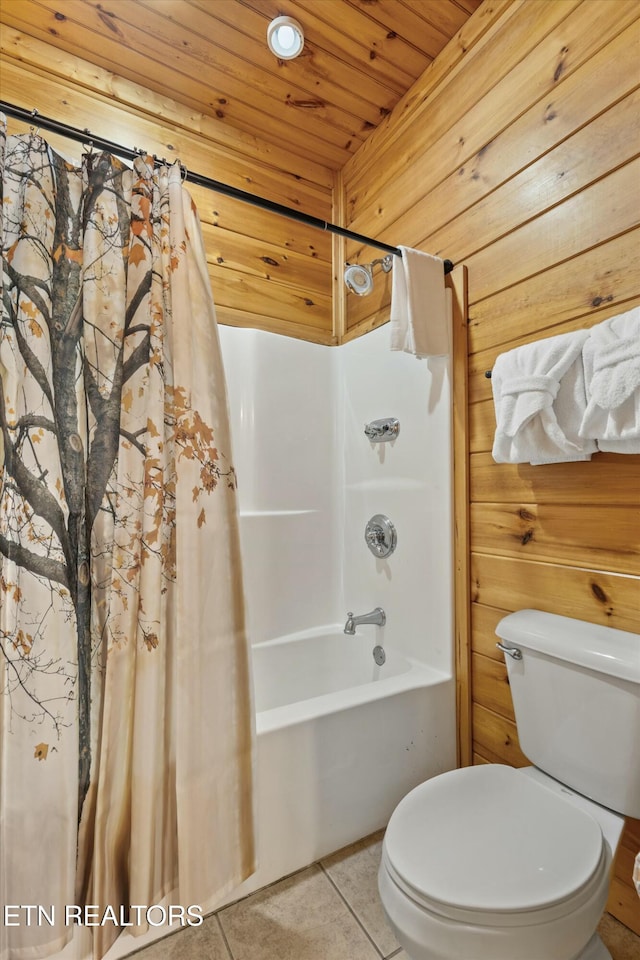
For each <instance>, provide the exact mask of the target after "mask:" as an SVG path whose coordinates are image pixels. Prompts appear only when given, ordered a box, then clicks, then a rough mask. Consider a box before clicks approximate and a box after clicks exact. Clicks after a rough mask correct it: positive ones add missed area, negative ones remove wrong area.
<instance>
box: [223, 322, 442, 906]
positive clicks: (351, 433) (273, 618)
mask: <svg viewBox="0 0 640 960" xmlns="http://www.w3.org/2000/svg"><path fill="white" fill-rule="evenodd" d="M220 338H221V345H222V353H223V358H224V363H225V369H226V375H227V383H228V391H229V405H230V414H231V425H232V435H233V441H234V457H235V462H236V469H237V472H238V477H239V502H240V515H241V539H242V550H243V563H244V574H245V594H246V598H247V618H248V631H249V637H250V641H251V643H252V646H253V647H254V650H255V656H254V672H255V679H256V695H257V707H258V712H257V720H256V726H257V740H258V765H257V816H258V850H259V869H258V872H257V873H256V874H255V875H254V876H253V877H251V878H250V879H249V880H248V881H247V882H246V883H244V884H242V886H241V887H240V888H238V889H237V890H236V891H234V892H233V894H232V895H230V896H229V897H228V898H226V900H225V902H229V901H231V900H234V899H237V898H238V897H239V896H244V895H245V894H247V893H249V892H251V891H252V890H255V889H257V888H258V887H260V886H263V885H265V884H267V883H270V882H272V881H273V880H276V879H278V878H279V877H281V876H284V875H286V874H287V873H290V872H292V871H293V870H295V869H298V868H299V867H302V866H304V865H306V864H307V863H310V862H312V861H314V860H316V859H318V858H319V857H321V856H324V855H326V854H327V853H329V852H331V851H333V850H335V849H338V848H339V847H340V846H343V845H345V844H347V843H349V842H351V841H353V840H356V839H358V838H359V837H361V836H365V835H366V834H368V833H371V832H372V831H373V830H375V829H377V828H379V827H382V826H383V825H384V824H385V823H386V820H387V819H388V817H389V815H390V814H391V812H392V810H393V808H394V807H395V805H396V804H397V802H398V801H399V800H400V799H401V797H402V796H403V795H404V794H405V793H406V792H407V791H408V790H409V789H411V788H412V787H413V786H415V785H416V784H417V783H419V782H421V781H422V780H424V779H426V778H427V777H430V776H434V775H436V774H438V773H441V772H443V771H444V770H447V769H451V768H452V767H454V766H455V761H456V757H455V685H454V680H453V613H452V512H451V509H452V508H451V498H452V482H451V414H450V407H451V404H450V375H449V368H448V361H445V360H435V361H425V360H416V359H415V358H414V357H412V356H408V355H406V354H401V353H395V352H391V351H390V349H389V328H388V327H382V328H379V329H377V330H375V331H373V332H372V333H369V334H368V335H366V336H364V337H361V338H358V339H356V340H354V341H352V342H351V343H348V344H346V345H344V346H342V347H338V348H328V347H322V346H319V345H315V344H310V343H306V342H304V341H300V340H294V339H291V338H289V337H284V336H278V335H275V334H269V333H265V332H262V331H258V330H249V329H241V328H234V327H221V328H220ZM390 416H394V417H398V418H399V420H400V434H399V436H398V438H397V439H396V440H395V441H393V442H392V443H384V444H372V443H370V442H369V440H368V439H367V438H366V437H365V435H364V424H365V423H366V422H368V421H369V420H373V419H377V418H380V417H390ZM375 513H386V514H387V515H388V516H389V517H390V518H391V520H392V521H393V523H394V524H395V526H396V529H397V533H398V547H397V550H396V552H395V553H394V554H393V555H392V556H391V557H390V558H389V559H388V560H377V559H376V558H375V557H373V556H372V555H371V553H370V552H369V551H368V549H367V547H366V544H365V541H364V527H365V523H366V521H367V520H368V519H369V517H370V516H372V515H373V514H375ZM376 606H382V607H383V608H384V609H385V611H386V613H387V624H386V626H385V627H384V628H380V627H375V626H362V627H359V628H358V630H357V633H356V635H355V636H353V637H351V636H346V635H344V634H343V633H342V628H343V626H344V621H345V619H346V615H347V611H348V610H352V611H354V612H355V613H356V614H362V613H365V612H367V611H369V610H371V609H372V608H373V607H376ZM379 642H381V643H383V645H384V646H385V648H386V649H387V651H388V659H387V664H385V666H384V667H382V668H381V669H379V668H374V664H373V659H372V657H371V651H372V649H373V646H374V645H375V644H376V643H379ZM356 651H357V652H356ZM327 660H329V661H330V663H329V664H327V662H326V661H327ZM385 668H386V671H385ZM376 669H377V672H376ZM296 674H297V676H296ZM390 674H391V675H390ZM310 676H313V682H312V683H311V684H310ZM323 684H324V686H323Z"/></svg>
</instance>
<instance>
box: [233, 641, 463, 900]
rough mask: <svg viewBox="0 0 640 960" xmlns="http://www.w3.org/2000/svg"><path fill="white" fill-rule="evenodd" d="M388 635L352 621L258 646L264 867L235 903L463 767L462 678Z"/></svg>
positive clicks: (362, 832) (382, 820)
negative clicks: (348, 627) (378, 646)
mask: <svg viewBox="0 0 640 960" xmlns="http://www.w3.org/2000/svg"><path fill="white" fill-rule="evenodd" d="M379 636H380V633H379V631H378V629H377V628H374V627H370V626H369V627H364V628H362V629H361V630H358V631H357V633H356V635H355V636H346V635H345V634H344V633H343V632H342V625H341V624H340V625H338V624H336V625H331V626H330V627H324V628H318V629H315V630H309V631H305V632H303V633H298V634H295V635H292V636H286V637H281V638H279V639H277V640H271V641H268V642H266V643H262V644H259V645H257V646H255V647H254V648H253V664H254V683H255V691H256V710H257V713H256V728H257V747H258V749H257V753H258V764H257V822H258V857H259V868H258V871H257V873H256V874H254V875H253V877H251V878H250V879H249V880H248V881H246V882H245V883H244V884H242V886H241V887H239V888H237V889H236V890H234V891H233V893H232V894H231V895H230V896H228V897H227V898H226V899H225V901H224V902H225V903H228V902H230V901H232V900H236V899H238V897H241V896H245V895H246V894H247V893H250V892H251V891H253V890H256V889H258V888H259V887H262V886H264V885H265V884H267V883H271V882H272V881H274V880H277V879H278V878H280V877H283V876H286V875H287V874H289V873H292V872H293V871H295V870H298V869H299V868H301V867H304V866H306V865H307V864H310V863H312V862H313V861H315V860H318V859H319V858H320V857H323V856H326V855H327V854H328V853H331V852H333V851H334V850H338V849H339V848H340V847H342V846H345V845H346V844H348V843H352V842H353V841H355V840H358V839H360V838H361V837H365V836H367V835H368V834H370V833H373V832H374V831H375V830H378V829H379V828H381V827H383V826H384V825H385V824H386V822H387V820H388V818H389V816H390V815H391V813H392V811H393V809H394V808H395V806H396V804H397V803H398V802H399V800H400V799H401V798H402V797H403V796H404V795H405V794H406V793H407V792H408V791H409V790H411V789H412V788H413V787H414V786H416V785H417V784H418V783H421V782H422V781H423V780H425V779H427V778H428V777H431V776H435V775H436V774H438V773H442V772H443V771H445V770H449V769H451V768H452V767H454V766H455V759H456V757H455V688H454V682H453V679H452V677H451V676H448V675H446V674H445V673H443V672H440V671H437V670H434V669H432V668H430V667H427V666H425V665H423V664H420V663H418V662H416V661H415V660H410V659H408V658H407V657H404V656H403V655H402V654H400V653H398V652H397V651H395V650H394V649H393V647H389V646H387V645H386V643H385V652H386V656H387V659H386V663H385V664H384V665H383V666H381V667H379V666H377V665H376V664H375V662H374V660H373V655H372V651H373V647H374V645H375V643H376V642H377V640H376V637H379Z"/></svg>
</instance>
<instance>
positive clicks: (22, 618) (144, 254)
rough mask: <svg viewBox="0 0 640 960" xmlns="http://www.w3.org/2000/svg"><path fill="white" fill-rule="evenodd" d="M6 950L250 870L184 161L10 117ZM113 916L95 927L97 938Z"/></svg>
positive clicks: (2, 825) (202, 290) (220, 486)
mask: <svg viewBox="0 0 640 960" xmlns="http://www.w3.org/2000/svg"><path fill="white" fill-rule="evenodd" d="M1 132H2V144H3V154H2V189H3V196H2V201H3V202H2V210H1V212H2V256H3V275H2V283H3V289H2V319H1V324H0V463H2V464H3V465H2V473H1V474H0V564H1V566H0V604H1V607H0V690H1V691H2V700H1V704H0V706H1V711H0V724H1V727H0V764H1V766H0V771H1V776H2V780H1V785H0V801H1V809H0V849H1V851H2V853H1V856H2V864H1V870H0V887H1V889H0V900H1V901H2V902H3V903H8V904H41V905H46V906H47V908H49V907H50V906H53V907H57V909H56V910H55V916H56V921H57V922H56V925H55V927H53V928H52V927H50V926H49V925H48V924H41V925H36V924H33V925H31V926H27V925H26V924H24V923H23V924H20V925H19V926H12V927H5V928H3V931H2V933H3V939H4V943H2V945H1V946H2V950H1V951H0V953H1V956H2V960H5V958H6V960H18V958H20V960H26V958H32V957H33V958H35V957H40V956H47V955H49V954H50V953H52V952H55V951H56V950H59V949H60V948H61V947H62V946H63V945H64V943H65V942H66V941H67V940H68V939H69V937H70V936H71V934H72V932H73V931H72V928H70V927H68V926H65V925H63V923H62V917H63V916H64V909H65V906H66V905H69V904H74V905H75V904H84V903H90V904H95V905H98V906H99V907H100V908H101V909H103V910H104V909H106V908H107V907H108V906H112V907H116V908H117V907H119V906H121V905H122V906H125V907H128V906H129V905H132V904H143V905H151V904H157V903H159V902H161V898H162V897H165V896H167V895H169V893H170V892H171V891H175V894H174V895H175V899H173V900H172V902H174V903H182V904H199V903H201V902H203V901H205V900H210V899H211V898H215V897H216V896H221V895H223V894H224V893H225V892H226V891H228V890H229V889H232V888H233V887H234V886H235V885H237V884H238V883H239V882H241V880H242V879H244V878H245V877H246V876H248V875H249V874H250V873H251V872H252V871H253V869H254V846H253V807H252V803H253V800H252V793H253V790H252V776H253V742H254V738H253V720H252V717H253V710H252V698H251V688H250V675H249V663H248V651H247V644H246V636H245V631H244V612H243V611H244V607H243V596H242V578H241V567H240V555H239V542H238V528H237V505H236V494H235V489H236V477H235V472H234V469H233V466H232V463H231V457H230V439H229V426H228V416H227V405H226V393H225V385H224V373H223V368H222V360H221V355H220V349H219V343H218V335H217V328H216V322H215V311H214V305H213V301H212V298H211V293H210V287H209V279H208V275H207V265H206V257H205V253H204V247H203V243H202V237H201V232H200V225H199V221H198V217H197V213H196V211H195V208H194V206H193V204H192V202H191V200H190V197H189V195H188V194H187V192H186V191H185V190H184V189H183V186H182V183H181V174H180V167H179V165H178V164H175V165H173V166H171V167H167V166H161V167H157V166H156V167H154V164H153V162H152V161H151V160H150V159H149V158H147V159H144V158H139V159H137V160H136V161H135V162H134V165H133V170H132V169H130V168H128V167H126V166H125V165H124V164H123V163H121V162H120V161H119V160H118V159H116V158H115V157H113V156H110V155H107V154H94V155H85V156H84V158H83V161H82V164H81V166H77V165H74V164H72V163H69V162H68V161H67V160H65V159H64V158H63V157H61V156H59V155H58V154H57V153H56V152H55V151H54V150H52V149H51V148H50V146H49V145H48V144H47V143H46V142H45V141H44V140H43V139H42V138H40V137H39V136H38V135H34V134H33V133H31V134H22V135H18V136H12V137H9V138H8V139H6V142H5V130H4V125H3V129H2V131H1ZM118 933H119V929H118V927H117V926H116V925H114V924H113V923H110V924H105V925H103V926H97V927H96V928H95V929H94V931H93V934H94V936H93V952H94V957H95V958H96V960H97V958H100V957H102V956H103V955H104V953H105V952H106V950H107V949H108V947H109V946H110V944H111V943H112V941H113V940H114V939H115V938H116V936H117V935H118Z"/></svg>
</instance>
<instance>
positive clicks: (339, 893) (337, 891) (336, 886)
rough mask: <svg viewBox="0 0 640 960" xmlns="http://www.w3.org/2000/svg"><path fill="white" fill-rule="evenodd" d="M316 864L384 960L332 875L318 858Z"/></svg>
mask: <svg viewBox="0 0 640 960" xmlns="http://www.w3.org/2000/svg"><path fill="white" fill-rule="evenodd" d="M318 866H319V867H320V870H321V871H322V873H324V875H325V877H326V878H327V880H328V881H329V883H330V884H331V886H332V887H333V889H334V890H335V891H336V893H337V894H338V896H339V897H340V899H341V900H342V902H343V903H344V905H345V906H346V908H347V910H348V911H349V913H350V914H351V916H352V917H353V919H354V920H355V921H356V923H357V924H358V926H359V927H360V929H361V930H362V932H363V933H364V935H365V936H366V938H367V940H368V941H369V943H370V944H371V946H372V947H373V949H374V950H375V951H376V953H377V954H378V956H379V957H380V960H385V958H384V954H383V953H382V950H381V949H380V947H379V946H378V944H377V943H376V942H375V940H374V939H373V937H372V936H371V935H370V933H369V931H368V930H367V928H366V927H365V925H364V924H363V923H362V922H361V920H360V917H359V916H358V914H357V913H356V912H355V910H354V909H353V907H352V906H351V904H350V903H349V901H348V900H347V899H346V897H344V896H343V895H342V891H341V890H340V887H339V886H338V885H337V883H336V882H335V881H334V880H333V878H332V877H331V876H330V874H329V873H328V872H327V870H326V869H325V867H324V865H323V863H322V862H321V861H320V860H319V861H318Z"/></svg>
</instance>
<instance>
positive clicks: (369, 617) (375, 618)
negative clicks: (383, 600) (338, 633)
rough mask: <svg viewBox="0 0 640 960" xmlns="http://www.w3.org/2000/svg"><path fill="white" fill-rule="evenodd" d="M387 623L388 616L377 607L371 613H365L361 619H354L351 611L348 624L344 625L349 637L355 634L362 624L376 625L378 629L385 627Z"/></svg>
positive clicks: (348, 615)
mask: <svg viewBox="0 0 640 960" xmlns="http://www.w3.org/2000/svg"><path fill="white" fill-rule="evenodd" d="M386 622H387V616H386V614H385V612H384V610H383V609H382V607H376V608H375V610H372V611H371V613H363V615H362V616H361V617H354V615H353V614H352V613H351V611H349V613H348V614H347V622H346V623H345V625H344V632H345V633H348V634H349V635H352V634H354V633H355V632H356V627H359V626H360V624H361V623H374V624H375V625H376V626H378V627H384V625H385V623H386Z"/></svg>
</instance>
